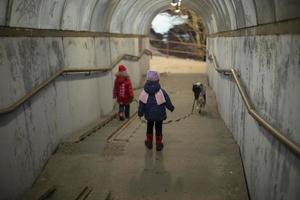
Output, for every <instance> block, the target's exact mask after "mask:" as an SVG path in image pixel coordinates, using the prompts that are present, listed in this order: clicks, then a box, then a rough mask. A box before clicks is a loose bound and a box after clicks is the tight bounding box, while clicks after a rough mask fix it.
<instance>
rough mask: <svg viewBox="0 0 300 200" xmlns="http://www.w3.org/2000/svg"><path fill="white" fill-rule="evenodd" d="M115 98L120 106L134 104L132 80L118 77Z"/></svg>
mask: <svg viewBox="0 0 300 200" xmlns="http://www.w3.org/2000/svg"><path fill="white" fill-rule="evenodd" d="M113 95H114V98H117V102H118V103H119V104H129V103H131V102H132V100H133V97H134V94H133V89H132V84H131V81H130V79H128V78H125V77H122V76H117V77H116V80H115V85H114V94H113Z"/></svg>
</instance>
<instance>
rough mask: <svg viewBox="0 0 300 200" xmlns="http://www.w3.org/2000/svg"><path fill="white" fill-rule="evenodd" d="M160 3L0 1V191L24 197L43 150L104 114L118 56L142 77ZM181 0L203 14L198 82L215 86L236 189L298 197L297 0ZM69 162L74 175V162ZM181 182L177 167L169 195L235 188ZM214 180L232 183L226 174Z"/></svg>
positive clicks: (55, 147)
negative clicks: (188, 188) (191, 188)
mask: <svg viewBox="0 0 300 200" xmlns="http://www.w3.org/2000/svg"><path fill="white" fill-rule="evenodd" d="M170 3H171V0H89V1H86V0H2V1H0V148H1V150H0V199H3V200H6V199H7V200H8V199H23V197H24V195H25V194H27V193H28V192H30V191H32V190H34V187H33V186H34V185H36V183H37V182H38V183H42V182H43V180H40V179H41V174H42V173H43V171H44V170H45V168H47V165H51V163H52V161H50V160H49V159H50V158H51V157H53V156H54V155H55V154H56V152H57V151H59V149H61V148H66V147H65V146H68V145H70V143H72V142H74V141H72V142H70V139H69V138H70V137H71V138H72V137H74V135H75V136H78V134H80V133H82V132H84V133H87V131H86V130H89V129H90V128H91V127H92V128H94V129H95V127H97V128H98V129H99V128H100V125H99V124H103V123H104V122H105V123H109V122H108V121H109V119H112V118H113V115H112V112H113V110H114V106H115V105H114V101H113V93H112V90H113V87H114V77H115V76H114V74H115V73H116V72H117V66H118V65H119V64H121V63H122V64H124V65H126V66H127V68H128V73H129V74H130V77H131V81H132V85H133V87H134V88H136V89H138V88H141V87H142V86H143V83H144V79H145V76H146V74H147V71H148V70H149V67H150V62H151V59H152V58H151V51H149V46H150V43H149V32H150V27H151V22H152V20H153V19H154V17H155V16H156V15H157V14H158V13H160V12H162V11H164V10H166V9H170V8H172V6H171V5H170ZM181 3H182V7H184V8H186V9H190V10H193V11H194V12H196V13H197V14H198V15H199V17H200V18H201V19H202V21H203V23H204V26H205V29H206V32H207V33H206V57H207V58H208V59H207V60H206V65H207V71H206V73H205V77H206V78H207V80H208V83H207V87H209V88H211V91H212V94H214V96H215V97H214V98H215V99H216V107H217V112H218V113H219V115H220V117H221V119H222V124H223V123H224V127H225V128H226V129H228V131H229V132H230V135H231V137H233V139H234V141H235V143H236V144H237V150H236V151H237V153H236V155H237V156H238V158H240V160H241V163H242V167H241V169H242V171H241V172H242V173H243V174H242V175H241V176H243V179H244V180H245V185H246V186H245V187H246V190H245V191H246V193H247V198H249V199H252V200H265V199H272V200H296V199H298V198H299V196H300V191H299V188H300V161H299V155H300V150H299V149H300V146H299V144H300V133H299V132H300V125H299V124H300V123H299V120H300V113H299V110H300V103H299V102H300V101H299V99H298V97H300V36H299V33H300V1H299V0H225V1H223V0H182V1H181ZM178 76H179V75H178ZM183 80H184V81H187V80H186V79H183ZM184 81H183V82H180V83H176V82H174V85H176V84H178V85H181V84H182V85H183V84H184ZM191 87H192V86H190V89H191ZM175 93H176V92H175ZM175 93H174V95H175ZM171 97H172V94H171ZM175 112H176V110H175ZM199 121H200V120H199ZM195 123H197V122H195ZM199 123H200V122H199ZM220 123H221V122H220ZM101 126H102V125H101ZM225 128H224V130H225ZM174 131H175V130H174ZM186 131H188V130H186ZM221 132H222V131H221ZM228 137H229V136H228ZM221 139H222V138H221ZM221 139H220V140H221ZM223 139H224V138H223ZM66 141H67V142H66ZM68 141H69V142H68ZM140 142H141V143H142V141H140ZM176 142H177V143H179V142H178V141H177V140H175V139H174V144H176ZM183 143H184V142H183ZM226 144H227V143H226ZM230 144H231V143H230ZM228 145H229V144H228ZM169 146H170V145H169ZM188 146H189V144H186V148H187V149H188ZM229 146H230V145H229ZM168 148H170V149H171V147H168V146H166V148H165V149H164V150H163V151H164V153H165V152H166V151H168ZM143 151H144V150H143ZM182 151H184V149H182ZM66 154H67V153H66ZM219 154H222V152H219ZM70 157H71V156H70ZM58 159H59V158H58ZM164 159H166V155H164ZM174 159H175V158H174ZM57 162H58V164H59V162H62V161H61V160H58V161H57ZM99 162H100V161H99ZM201 162H206V161H205V160H202V161H201ZM165 165H166V166H163V167H164V170H166V169H165V168H166V167H167V163H166V164H165ZM219 166H222V163H220V164H219ZM160 167H162V166H160ZM86 170H88V169H86ZM182 170H186V171H187V172H188V171H189V170H190V171H193V170H192V169H191V168H190V169H188V168H187V169H182ZM70 173H73V176H74V177H75V178H74V179H76V174H77V172H76V170H74V171H70ZM102 173H108V174H109V173H110V172H102ZM197 173H198V172H197ZM54 175H57V176H60V177H62V178H63V177H64V174H59V175H58V174H55V173H54ZM140 178H141V180H140V181H142V182H141V183H140V184H143V183H144V182H143V181H144V179H142V178H145V179H147V178H149V176H145V177H143V176H142V177H140ZM195 178H197V177H195ZM150 179H151V177H150ZM228 179H230V177H228ZM208 180H210V181H209V182H212V184H213V181H212V180H211V179H210V178H209V177H208ZM91 182H92V181H91ZM183 183H184V181H182V179H179V180H178V182H177V184H175V186H174V187H175V189H174V194H176V195H177V198H178V199H238V198H237V197H232V198H231V197H230V195H228V196H226V197H215V196H213V195H212V194H213V191H214V190H218V188H215V189H211V193H210V194H211V195H212V196H210V197H202V196H201V195H200V194H199V196H198V197H197V196H193V198H192V197H188V194H186V193H185V192H184V191H181V192H180V190H179V189H178V190H177V189H176V187H177V186H178V188H181V187H179V186H181V185H182V184H183ZM162 184H164V182H163V181H162ZM137 185H138V183H137ZM204 185H205V184H204ZM195 187H196V186H195ZM223 187H224V188H223V189H224V190H227V189H228V188H229V189H228V190H230V191H231V190H234V188H231V185H230V184H229V185H223ZM226 188H227V189H226ZM42 189H45V190H46V189H47V188H42ZM77 189H78V188H77ZM59 190H60V189H59V185H58V186H57V191H56V192H59ZM196 190H197V189H195V191H196ZM62 191H63V190H62ZM78 191H79V192H80V189H78ZM178 191H179V192H180V193H178ZM167 192H168V191H166V193H167ZM187 193H188V192H187ZM196 193H197V192H196ZM146 194H148V193H146ZM54 195H55V193H54ZM109 195H113V193H111V192H109ZM109 195H108V196H109ZM184 195H187V196H186V198H185V196H184ZM179 197H180V198H179ZM29 199H30V198H29ZM66 199H68V198H66ZM74 199H75V198H74ZM95 199H101V198H100V197H99V196H98V197H95ZM103 199H123V198H121V197H120V198H117V197H115V198H103ZM128 199H134V198H133V197H132V198H128ZM140 199H143V198H140ZM144 199H152V198H151V197H149V196H144ZM153 199H159V198H153ZM165 199H166V198H165ZM173 199H176V197H175V198H173Z"/></svg>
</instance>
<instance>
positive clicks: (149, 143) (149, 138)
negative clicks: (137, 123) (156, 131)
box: [145, 134, 153, 149]
mask: <svg viewBox="0 0 300 200" xmlns="http://www.w3.org/2000/svg"><path fill="white" fill-rule="evenodd" d="M152 140H153V135H152V134H147V138H146V140H145V145H146V147H147V148H148V149H152V147H153V144H152Z"/></svg>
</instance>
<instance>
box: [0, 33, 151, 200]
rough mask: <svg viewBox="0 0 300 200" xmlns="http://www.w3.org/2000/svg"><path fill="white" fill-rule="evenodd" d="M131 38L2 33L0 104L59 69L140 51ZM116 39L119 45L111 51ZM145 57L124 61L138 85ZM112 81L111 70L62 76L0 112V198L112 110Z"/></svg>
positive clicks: (23, 185)
mask: <svg viewBox="0 0 300 200" xmlns="http://www.w3.org/2000/svg"><path fill="white" fill-rule="evenodd" d="M135 40H137V39H130V40H128V41H127V39H123V38H9V37H3V38H0V107H1V108H3V107H6V106H8V105H10V104H11V103H12V102H15V101H16V100H18V99H19V98H20V97H22V96H23V95H24V94H26V93H27V92H28V91H30V90H31V89H32V88H33V87H34V86H36V85H37V84H40V83H41V82H42V81H44V80H45V79H47V78H48V77H49V76H50V75H52V74H53V73H55V72H56V71H58V70H59V69H62V68H79V67H80V68H91V67H99V68H104V67H109V66H110V64H111V63H112V62H113V61H114V59H115V58H116V57H119V56H120V54H123V53H125V52H126V53H129V54H136V55H138V54H139V52H138V49H136V48H137V46H136V45H135V44H136V42H135ZM115 43H116V44H118V45H120V46H122V47H123V50H122V51H113V50H112V51H111V47H113V46H114V45H115ZM116 48H118V49H122V48H121V47H116ZM112 49H113V48H112ZM148 60H149V58H148V56H145V57H144V58H142V59H141V60H140V61H139V62H132V61H127V62H126V63H125V64H126V66H128V68H129V73H130V75H131V77H132V79H133V81H134V83H135V86H136V87H138V86H139V85H138V82H139V81H140V79H141V73H140V70H139V69H140V66H144V65H145V64H147V62H148ZM133 72H134V73H133ZM113 81H114V75H113V73H112V72H107V73H95V74H91V75H84V74H78V75H65V76H61V77H59V78H58V79H56V80H55V81H54V82H53V83H51V84H50V85H49V86H48V87H46V88H45V89H43V90H42V91H41V92H40V93H39V94H37V95H36V96H35V97H33V98H32V99H30V101H28V102H26V103H25V104H24V105H23V106H21V107H20V108H19V109H17V110H16V111H14V112H12V113H11V114H8V115H2V116H1V115H0V149H1V151H0V177H1V181H0V199H15V198H17V197H20V195H22V194H23V193H24V191H26V190H27V189H28V188H29V187H30V186H31V184H32V183H33V181H34V180H35V179H36V177H37V176H38V175H39V173H40V172H41V170H42V168H43V166H44V165H45V163H46V162H47V160H48V159H49V157H50V156H51V154H52V153H53V151H54V150H55V149H56V148H57V145H58V144H59V143H61V142H62V141H63V140H64V139H65V138H67V137H69V136H70V135H71V134H72V133H75V132H77V131H79V130H80V129H82V128H83V127H85V126H88V125H89V124H91V123H93V122H95V121H96V120H97V119H99V118H101V117H102V116H103V115H105V114H108V113H109V112H111V111H112V108H113V103H114V102H113V100H112V88H113Z"/></svg>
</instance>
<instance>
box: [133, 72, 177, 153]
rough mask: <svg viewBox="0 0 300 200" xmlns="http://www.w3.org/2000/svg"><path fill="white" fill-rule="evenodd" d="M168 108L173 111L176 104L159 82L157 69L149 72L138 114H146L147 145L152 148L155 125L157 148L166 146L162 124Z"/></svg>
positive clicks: (141, 95)
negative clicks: (163, 139) (163, 140)
mask: <svg viewBox="0 0 300 200" xmlns="http://www.w3.org/2000/svg"><path fill="white" fill-rule="evenodd" d="M166 108H167V109H168V110H170V111H171V112H173V111H174V109H175V108H174V106H173V104H172V102H171V99H170V97H169V95H168V94H167V92H166V91H165V90H164V89H162V88H161V86H160V84H159V74H158V72H156V71H148V72H147V82H146V84H145V86H144V90H143V91H142V92H141V94H140V97H139V109H138V116H139V117H142V116H143V115H144V116H145V119H146V120H147V133H146V140H145V145H146V147H147V148H148V149H152V147H153V144H152V141H153V127H154V125H155V136H156V150H157V151H161V150H162V149H163V147H164V145H163V143H162V137H163V135H162V124H163V120H166V119H167V113H166Z"/></svg>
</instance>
